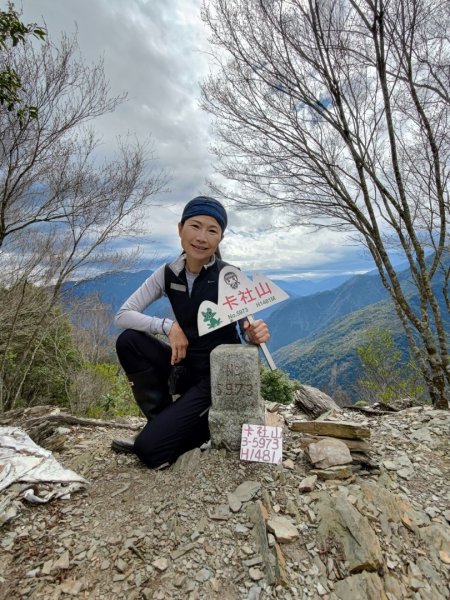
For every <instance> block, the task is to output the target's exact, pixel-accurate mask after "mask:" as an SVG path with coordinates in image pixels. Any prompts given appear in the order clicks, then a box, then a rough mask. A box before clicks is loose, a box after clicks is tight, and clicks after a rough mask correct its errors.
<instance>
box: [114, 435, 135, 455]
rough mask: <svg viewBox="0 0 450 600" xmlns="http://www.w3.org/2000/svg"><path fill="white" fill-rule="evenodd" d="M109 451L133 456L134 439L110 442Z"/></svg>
mask: <svg viewBox="0 0 450 600" xmlns="http://www.w3.org/2000/svg"><path fill="white" fill-rule="evenodd" d="M111 450H114V452H121V453H126V454H134V439H131V438H127V439H120V440H113V441H112V442H111Z"/></svg>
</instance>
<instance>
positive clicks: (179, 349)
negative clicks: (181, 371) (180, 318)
mask: <svg viewBox="0 0 450 600" xmlns="http://www.w3.org/2000/svg"><path fill="white" fill-rule="evenodd" d="M168 338H169V342H170V346H171V348H172V358H171V359H170V364H171V365H176V364H178V363H179V362H180V361H182V360H183V358H185V357H186V352H187V347H188V345H189V341H188V339H187V337H186V336H185V335H184V331H183V330H182V329H181V327H180V326H179V325H178V323H177V321H174V323H173V324H172V327H171V328H170V331H169V335H168Z"/></svg>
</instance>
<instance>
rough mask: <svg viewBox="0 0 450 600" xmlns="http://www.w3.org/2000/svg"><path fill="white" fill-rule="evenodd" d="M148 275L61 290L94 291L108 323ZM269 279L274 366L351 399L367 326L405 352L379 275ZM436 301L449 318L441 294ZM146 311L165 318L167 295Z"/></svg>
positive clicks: (111, 276) (103, 278)
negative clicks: (273, 300)
mask: <svg viewBox="0 0 450 600" xmlns="http://www.w3.org/2000/svg"><path fill="white" fill-rule="evenodd" d="M151 273H152V271H150V270H143V271H138V272H121V273H108V274H104V275H99V276H98V277H95V278H93V279H90V280H85V281H81V282H69V283H68V284H66V287H65V292H66V293H67V294H68V296H69V297H73V296H75V297H78V298H80V297H85V296H88V295H91V294H98V295H99V297H100V299H101V301H102V302H103V303H105V304H108V305H110V306H111V321H112V317H113V314H114V313H115V312H116V311H117V310H118V309H119V307H120V306H121V305H122V304H123V302H124V301H125V300H126V299H127V298H128V297H129V296H130V295H131V294H132V293H133V292H134V291H135V290H136V289H137V288H138V287H139V286H140V285H141V284H142V283H143V282H144V281H145V279H146V278H147V277H149V276H150V275H151ZM399 278H400V280H401V281H402V284H403V287H404V289H406V290H408V287H410V290H409V292H408V293H409V294H410V295H411V294H414V289H415V288H414V286H412V284H410V283H409V281H410V273H409V271H408V270H407V269H406V270H404V271H402V272H400V273H399ZM273 281H274V282H275V283H276V284H277V285H279V286H280V287H281V288H282V289H284V290H285V291H286V292H287V293H288V294H289V295H290V298H289V300H286V301H285V302H283V303H281V304H277V305H275V306H274V307H273V308H272V309H270V310H267V309H266V310H265V311H261V312H259V313H257V316H259V317H263V318H264V319H265V320H266V321H267V323H268V325H269V328H270V333H271V339H270V341H269V344H268V346H269V349H270V351H271V352H272V353H273V356H274V359H275V363H276V364H277V366H278V367H279V368H281V369H283V370H284V371H286V372H287V373H289V374H290V375H291V376H292V377H295V378H297V379H299V380H300V381H302V382H303V383H307V384H310V385H313V386H316V387H319V388H320V389H323V390H325V391H327V392H328V393H330V394H331V395H332V394H333V392H334V391H335V390H336V389H338V388H341V389H343V390H344V391H346V392H347V393H348V394H349V396H350V397H352V398H353V399H356V389H355V381H356V380H357V378H358V376H359V373H360V368H361V367H360V363H359V359H358V355H357V349H358V347H359V346H361V345H362V344H363V343H364V342H365V341H366V339H367V330H368V329H369V328H374V327H377V328H380V329H388V330H390V331H391V333H392V335H393V337H394V339H395V340H396V342H397V344H398V346H399V347H400V348H403V349H405V352H406V348H407V343H406V339H405V336H404V334H403V330H402V328H401V326H400V323H399V321H398V318H397V316H396V313H395V311H394V308H393V305H392V303H391V300H390V299H389V298H388V294H387V292H386V290H385V288H384V287H383V285H382V283H381V280H380V277H379V275H378V273H375V272H370V273H366V274H365V275H356V276H353V277H350V278H347V279H346V278H345V276H342V277H334V278H331V279H328V280H323V281H321V282H314V281H302V280H299V281H288V282H286V281H281V280H275V279H274V280H273ZM435 285H436V290H440V289H442V282H441V281H439V280H438V281H436V282H435ZM308 290H309V294H308ZM311 290H312V291H311ZM305 294H308V295H305ZM441 296H442V294H441ZM441 304H442V311H443V314H444V315H446V317H447V319H448V318H449V317H448V313H447V310H446V308H445V306H444V300H443V298H442V303H441ZM148 312H149V314H153V315H157V316H160V317H164V316H169V315H170V314H171V308H170V305H169V303H168V301H167V299H166V298H162V299H160V300H158V302H156V303H154V304H153V305H152V306H151V308H150V309H149V311H148ZM449 328H450V321H449Z"/></svg>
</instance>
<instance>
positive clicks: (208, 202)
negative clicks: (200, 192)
mask: <svg viewBox="0 0 450 600" xmlns="http://www.w3.org/2000/svg"><path fill="white" fill-rule="evenodd" d="M199 215H207V216H208V217H213V219H215V220H216V221H217V222H218V223H219V225H220V228H221V229H222V233H223V232H224V231H225V229H226V227H227V223H228V218H227V213H226V210H225V209H224V207H223V206H222V205H221V204H220V202H219V201H218V200H216V199H215V198H210V197H209V196H197V198H194V199H193V200H190V201H189V202H188V203H187V204H186V206H185V207H184V210H183V214H182V215H181V222H182V223H184V222H185V221H186V219H189V218H190V217H197V216H199Z"/></svg>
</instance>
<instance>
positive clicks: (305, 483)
mask: <svg viewBox="0 0 450 600" xmlns="http://www.w3.org/2000/svg"><path fill="white" fill-rule="evenodd" d="M316 481H317V475H310V476H309V477H305V478H304V479H302V481H301V482H300V485H299V486H298V491H299V492H301V493H302V494H304V493H308V492H312V491H313V489H314V488H315V486H316Z"/></svg>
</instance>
